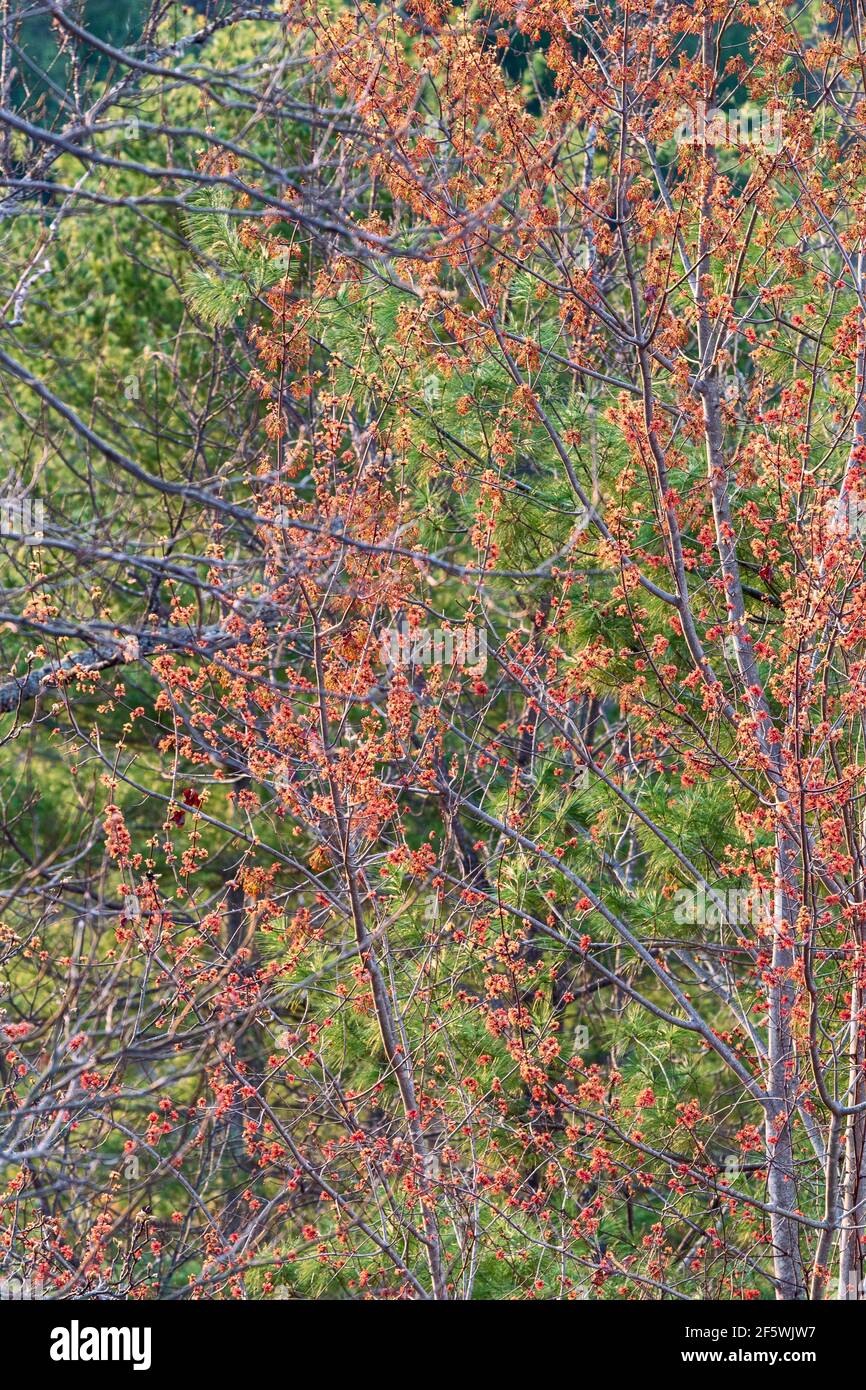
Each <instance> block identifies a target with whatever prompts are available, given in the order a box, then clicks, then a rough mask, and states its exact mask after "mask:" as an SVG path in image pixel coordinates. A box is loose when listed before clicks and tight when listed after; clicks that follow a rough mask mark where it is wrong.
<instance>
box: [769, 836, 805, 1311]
mask: <svg viewBox="0 0 866 1390" xmlns="http://www.w3.org/2000/svg"><path fill="white" fill-rule="evenodd" d="M794 855H795V847H794V845H793V842H792V841H791V839H790V837H789V836H787V835H785V833H784V832H780V834H779V839H778V849H777V858H776V891H775V902H774V910H773V957H772V969H771V981H770V993H769V1004H770V1009H769V1016H768V1030H769V1038H768V1043H769V1047H768V1053H769V1056H768V1069H767V1094H768V1097H769V1100H768V1104H767V1106H766V1110H765V1136H766V1141H767V1153H768V1155H769V1166H768V1171H767V1191H768V1196H769V1199H770V1204H771V1206H772V1207H773V1208H774V1210H773V1212H772V1213H771V1216H770V1232H771V1235H772V1241H773V1272H774V1274H775V1277H776V1297H777V1298H780V1299H797V1298H805V1296H806V1285H805V1276H804V1272H803V1262H802V1258H801V1256H800V1242H799V1230H798V1226H797V1222H796V1221H795V1220H793V1218H792V1217H790V1216H784V1215H781V1214H780V1212H779V1210H776V1209H782V1210H786V1211H790V1210H791V1209H792V1208H794V1207H796V1206H797V1199H796V1192H797V1188H796V1181H795V1170H794V1143H793V1134H792V1127H791V1121H792V1116H793V1113H794V1104H795V1098H794V1093H793V1092H794V1084H793V1083H794V1078H795V1066H794V1046H793V1038H792V1036H791V995H792V993H793V989H794V982H793V980H792V979H791V977H790V973H789V972H790V968H791V966H792V965H793V963H794V944H793V936H794V917H795V908H794V903H793V901H792V898H791V894H790V888H789V885H790V883H791V875H792V873H793V869H794Z"/></svg>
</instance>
